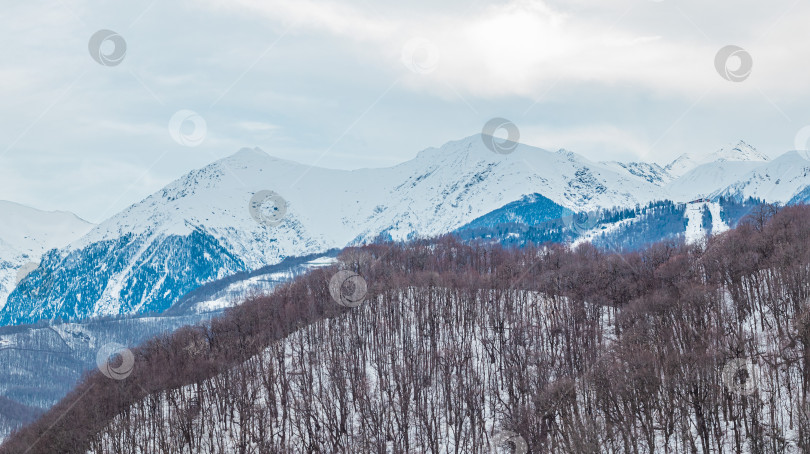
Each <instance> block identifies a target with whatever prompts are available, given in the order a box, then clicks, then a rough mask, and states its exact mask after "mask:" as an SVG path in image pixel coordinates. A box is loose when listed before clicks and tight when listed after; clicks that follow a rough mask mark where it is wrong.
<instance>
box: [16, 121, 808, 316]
mask: <svg viewBox="0 0 810 454" xmlns="http://www.w3.org/2000/svg"><path fill="white" fill-rule="evenodd" d="M785 156H787V155H785ZM785 156H783V157H780V159H778V160H775V161H773V162H771V161H768V158H767V156H765V155H764V154H762V153H759V152H758V151H757V150H756V149H754V148H753V147H751V146H750V145H748V144H746V143H745V142H739V143H737V144H735V145H731V146H729V147H726V148H723V149H721V150H718V151H716V152H714V153H711V154H708V155H705V156H702V157H698V156H694V155H691V154H685V155H683V156H681V157H679V158H678V159H676V160H675V161H673V162H672V163H670V164H669V165H667V166H666V167H661V166H659V165H657V164H650V163H643V162H636V163H618V162H608V163H600V162H594V161H591V160H588V159H586V158H585V157H583V156H581V155H579V154H577V153H574V152H571V151H567V150H560V151H557V152H551V151H547V150H543V149H540V148H536V147H532V146H529V145H525V144H518V145H516V146H515V147H514V149H510V150H509V152H508V153H506V154H501V153H495V152H493V151H492V150H491V149H490V148H489V147H488V146H487V144H486V143H485V141H484V140H482V137H481V135H474V136H471V137H467V138H464V139H461V140H456V141H452V142H449V143H447V144H445V145H443V146H442V147H439V148H428V149H426V150H423V151H421V152H419V153H418V154H417V156H416V157H415V158H414V159H412V160H410V161H407V162H404V163H402V164H399V165H396V166H393V167H388V168H379V169H358V170H353V171H347V170H334V169H325V168H318V167H312V166H307V165H304V164H300V163H297V162H293V161H288V160H284V159H279V158H275V157H273V156H271V155H269V154H267V153H265V152H264V151H262V150H260V149H257V148H245V149H242V150H240V151H239V152H237V153H236V154H234V155H232V156H229V157H227V158H224V159H221V160H219V161H216V162H214V163H212V164H210V165H208V166H206V167H204V168H201V169H197V170H193V171H191V172H189V173H188V174H186V175H184V176H182V177H181V178H179V179H177V180H176V181H174V182H172V183H170V184H168V185H167V186H166V187H165V188H163V189H161V190H160V191H157V192H155V193H154V194H152V195H150V196H149V197H147V198H146V199H144V200H142V201H141V202H138V203H136V204H133V205H132V206H130V207H128V208H127V209H125V210H123V211H122V212H120V213H118V214H116V215H115V216H113V217H111V218H109V219H107V220H106V221H104V222H102V223H101V224H100V225H98V226H96V227H95V228H93V229H92V230H91V231H90V232H89V233H88V234H87V235H85V236H83V237H82V238H80V239H78V240H76V241H73V242H72V243H71V244H70V245H68V246H66V247H63V248H61V249H59V250H54V251H51V252H49V253H47V254H45V255H44V256H43V259H42V264H41V266H39V268H37V269H35V270H34V271H32V272H31V273H30V274H28V275H27V276H26V277H25V279H23V280H22V281H21V282H20V284H19V285H18V286H17V288H16V289H15V290H14V291H13V292H12V293H11V294H10V295H9V298H8V303H7V304H6V307H5V308H4V309H3V310H2V311H0V324H14V323H28V322H34V321H36V320H39V319H42V318H46V319H47V318H54V317H62V318H66V319H71V318H84V317H88V316H99V315H113V314H126V313H140V312H147V311H162V310H165V309H166V308H168V307H170V306H171V305H172V304H173V303H174V302H175V301H177V300H178V299H179V298H180V297H182V296H183V295H185V294H186V293H188V292H189V291H191V290H193V289H195V288H196V287H198V286H200V285H202V284H204V283H206V282H210V281H212V280H216V279H219V278H222V277H224V276H227V275H230V274H233V273H236V272H241V271H248V270H255V269H257V268H260V267H262V266H265V265H272V264H276V263H278V262H280V261H281V260H283V259H284V258H286V257H292V256H301V255H306V254H314V253H319V252H322V251H325V250H328V249H332V248H341V247H344V246H346V245H350V244H358V243H364V242H368V241H372V240H374V239H378V238H383V239H392V240H406V239H410V238H418V237H431V236H435V235H440V234H444V233H448V232H453V231H454V230H456V229H458V228H460V227H461V226H464V225H467V224H468V223H470V222H472V221H474V220H476V219H479V218H481V217H482V216H485V215H487V214H489V213H493V212H497V210H499V209H501V208H502V207H505V206H507V205H510V204H513V203H518V204H519V206H520V207H521V210H522V212H523V215H522V216H523V219H539V218H537V217H536V216H534V217H533V215H532V214H531V213H530V212H529V211H531V210H533V209H539V208H538V207H541V206H542V207H543V208H542V209H543V210H546V212H547V213H557V212H561V211H560V210H570V211H576V212H582V211H590V210H596V209H601V208H612V207H635V206H636V205H640V204H641V205H643V204H646V203H648V202H652V201H660V200H666V199H669V200H673V201H675V202H685V201H690V200H693V199H695V198H698V197H714V196H718V195H720V194H733V195H737V194H744V195H749V194H750V193H756V194H761V195H763V198H765V199H766V200H769V201H781V202H786V201H788V200H791V199H792V198H794V197H796V196H797V194H801V193H802V191H803V190H805V188H806V187H807V186H808V184H810V181H808V178H807V174H806V172H805V171H804V170H803V169H804V166H803V165H804V164H803V163H807V160H806V159H802V158H801V157H800V156H799V155H798V154H797V155H796V156H797V157H795V158H786V157H785ZM777 164H778V165H779V166H780V167H779V169H777V170H779V171H780V172H782V173H785V172H788V173H789V175H790V177H791V178H790V181H791V184H790V187H789V188H788V187H787V186H785V185H784V184H783V183H784V180H780V179H778V177H774V172H771V171H769V170H767V169H768V166H769V165H777ZM790 169H793V170H795V171H793V170H790ZM752 181H756V185H754V186H752V185H751V184H750V183H751V182H752ZM780 184H782V186H780V188H782V189H781V190H780V191H774V190H773V186H775V185H780ZM808 193H810V192H808ZM533 207H534V208H533ZM504 216H506V217H508V216H511V215H507V214H504ZM263 219H264V220H267V219H271V220H272V221H273V222H260V221H261V220H263Z"/></svg>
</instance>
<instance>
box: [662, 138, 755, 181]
mask: <svg viewBox="0 0 810 454" xmlns="http://www.w3.org/2000/svg"><path fill="white" fill-rule="evenodd" d="M729 161H731V162H755V163H756V162H759V163H762V162H766V161H769V158H768V156H767V155H765V154H763V153H761V152H759V151H757V149H756V148H754V147H752V146H751V145H749V144H747V143H745V141H742V140H741V141H739V142H737V143H736V144H730V145H728V146H726V147H723V148H721V149H719V150H717V151H715V152H714V153H710V154H707V155H698V154H694V153H684V154H682V155H680V156H678V157H677V158H676V159H675V160H674V161H672V162H671V163H669V164H667V165H666V166H665V167H664V171H665V172H666V173H667V174H668V175H669V176H670V177H671V178H672V179H676V178H680V177H682V176H684V175H686V174H687V173H688V172H689V171H691V170H693V169H695V168H697V167H699V166H702V165H705V164H713V163H720V162H729Z"/></svg>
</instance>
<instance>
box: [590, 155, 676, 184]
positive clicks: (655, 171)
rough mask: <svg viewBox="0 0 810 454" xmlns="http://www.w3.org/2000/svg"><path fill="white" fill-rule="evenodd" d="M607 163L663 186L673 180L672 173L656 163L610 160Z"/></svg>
mask: <svg viewBox="0 0 810 454" xmlns="http://www.w3.org/2000/svg"><path fill="white" fill-rule="evenodd" d="M605 164H606V165H608V166H610V167H612V168H614V169H616V170H620V171H624V172H627V173H628V174H630V175H633V176H636V177H638V178H641V179H643V180H645V181H648V182H650V183H652V184H655V185H657V186H663V185H665V184H667V183H669V182H670V181H672V180H673V177H672V175H671V174H670V173H669V172H668V171H667V170H666V169H665V168H663V167H661V166H660V165H658V164H656V163H647V162H617V161H609V162H605Z"/></svg>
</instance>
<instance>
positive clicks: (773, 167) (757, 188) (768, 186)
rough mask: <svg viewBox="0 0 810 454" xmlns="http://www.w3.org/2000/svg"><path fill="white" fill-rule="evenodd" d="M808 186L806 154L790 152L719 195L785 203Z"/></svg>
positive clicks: (740, 179)
mask: <svg viewBox="0 0 810 454" xmlns="http://www.w3.org/2000/svg"><path fill="white" fill-rule="evenodd" d="M809 185H810V159H808V156H807V154H806V153H805V152H799V151H790V152H787V153H785V154H783V155H782V156H779V157H778V158H776V159H774V160H773V161H772V162H769V163H766V164H764V165H760V166H757V167H756V168H754V169H752V170H750V171H749V172H747V173H746V174H744V175H741V176H740V178H739V179H738V181H736V182H734V183H732V184H730V185H728V186H727V187H726V188H724V189H723V190H722V191H720V192H719V194H718V195H723V196H728V197H738V198H748V197H758V198H761V199H763V200H765V201H767V202H781V203H786V202H788V201H790V200H791V199H792V198H793V197H794V196H795V195H796V194H798V193H799V192H801V191H802V190H804V189H805V188H806V187H808V186H809Z"/></svg>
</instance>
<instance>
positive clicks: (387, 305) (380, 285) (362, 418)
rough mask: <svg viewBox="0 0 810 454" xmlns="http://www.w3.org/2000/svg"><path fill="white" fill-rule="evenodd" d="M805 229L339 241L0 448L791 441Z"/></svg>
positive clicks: (807, 439) (799, 399)
mask: <svg viewBox="0 0 810 454" xmlns="http://www.w3.org/2000/svg"><path fill="white" fill-rule="evenodd" d="M808 238H810V208H808V207H804V206H795V207H787V208H784V209H781V210H779V211H778V212H777V211H776V210H772V209H766V208H763V209H761V210H758V211H757V212H756V213H755V214H754V215H752V216H749V217H748V218H746V219H745V220H744V221H742V222H741V223H740V225H739V226H738V227H737V228H736V229H734V230H731V231H728V232H725V233H723V234H721V235H718V236H716V237H713V238H711V239H710V240H709V241H708V242H707V244H705V245H692V246H687V245H684V244H683V243H682V242H677V241H673V242H667V243H659V244H656V245H654V246H651V247H649V248H646V249H643V250H640V251H637V252H632V253H627V254H621V255H620V254H615V253H610V252H605V251H600V250H599V249H596V248H594V247H592V246H590V245H587V244H586V245H583V246H580V247H579V248H576V249H574V250H570V249H569V248H567V247H565V246H561V245H547V246H542V247H525V248H520V249H504V248H501V247H500V246H478V245H470V244H463V243H460V242H458V241H456V240H454V239H452V238H450V237H447V238H442V239H439V240H436V241H429V242H428V241H424V242H416V243H408V244H382V245H370V246H365V247H361V248H352V249H347V250H345V251H344V252H343V253H342V254H341V256H340V261H339V264H338V265H337V266H335V267H331V268H324V269H317V270H314V271H312V272H311V273H309V274H307V275H304V276H302V277H299V278H298V279H296V280H294V281H292V282H290V283H288V284H285V285H282V286H280V287H279V288H277V289H276V290H275V291H274V292H273V293H272V294H270V295H266V296H261V297H256V298H253V299H251V300H248V301H246V302H245V303H244V304H242V305H240V306H238V307H235V308H232V309H230V310H228V311H227V312H226V313H225V315H224V316H222V317H220V318H217V319H214V320H212V321H211V322H209V323H206V324H203V325H200V326H195V327H188V328H184V329H181V330H179V331H177V332H175V333H173V334H171V335H166V336H163V337H160V338H156V339H154V340H152V341H149V342H147V343H146V344H144V345H141V346H138V347H133V348H132V349H131V351H132V358H133V361H134V362H133V364H132V368H131V373H128V374H127V375H126V377H123V378H122V377H112V378H111V377H109V376H108V375H109V374H103V373H101V372H96V373H93V374H90V375H88V376H87V377H86V378H85V379H84V380H83V381H82V382H81V383H80V384H79V386H78V387H77V388H76V389H75V390H74V391H73V392H71V393H70V394H69V395H68V396H67V397H66V398H65V399H64V400H63V401H62V402H60V403H59V404H57V405H56V406H54V407H53V408H52V409H51V410H50V411H48V412H47V413H46V414H45V415H44V416H42V417H41V418H40V419H38V420H37V421H36V422H34V423H33V424H31V425H29V426H27V427H25V428H24V429H22V430H19V431H17V432H15V433H13V434H12V435H11V436H10V437H9V438H8V439H7V440H6V442H5V443H4V444H3V445H2V447H0V452H2V453H23V452H28V453H38V452H41V453H53V452H98V453H102V452H103V453H133V454H134V453H157V452H161V453H162V452H165V453H202V452H210V453H228V452H236V453H292V452H323V453H366V452H368V453H387V452H391V453H485V452H504V453H505V452H517V453H545V452H555V453H557V452H564V453H602V452H617V453H715V452H728V453H743V452H758V453H779V452H808V451H810V407H808V405H807V392H808V387H810V307H808V298H809V297H810V242H808ZM339 269H342V270H346V271H350V272H351V273H356V274H357V275H359V277H358V278H354V279H351V280H350V281H351V282H350V283H349V284H348V286H343V287H340V288H338V289H337V290H338V291H339V292H338V293H339V294H338V295H337V297H335V295H334V294H335V290H336V289H335V287H334V285H332V287H331V288H330V282H332V283H334V279H333V277H334V276H335V273H337V272H338V270H339ZM352 276H354V274H352ZM352 284H353V285H352ZM363 284H365V285H363ZM363 287H366V288H363ZM330 290H331V292H330ZM347 295H348V296H347ZM358 295H360V296H362V298H360V299H351V298H349V296H351V297H352V298H355V297H357V296H358ZM361 301H362V303H361ZM347 302H349V303H347ZM118 378H122V379H118Z"/></svg>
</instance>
